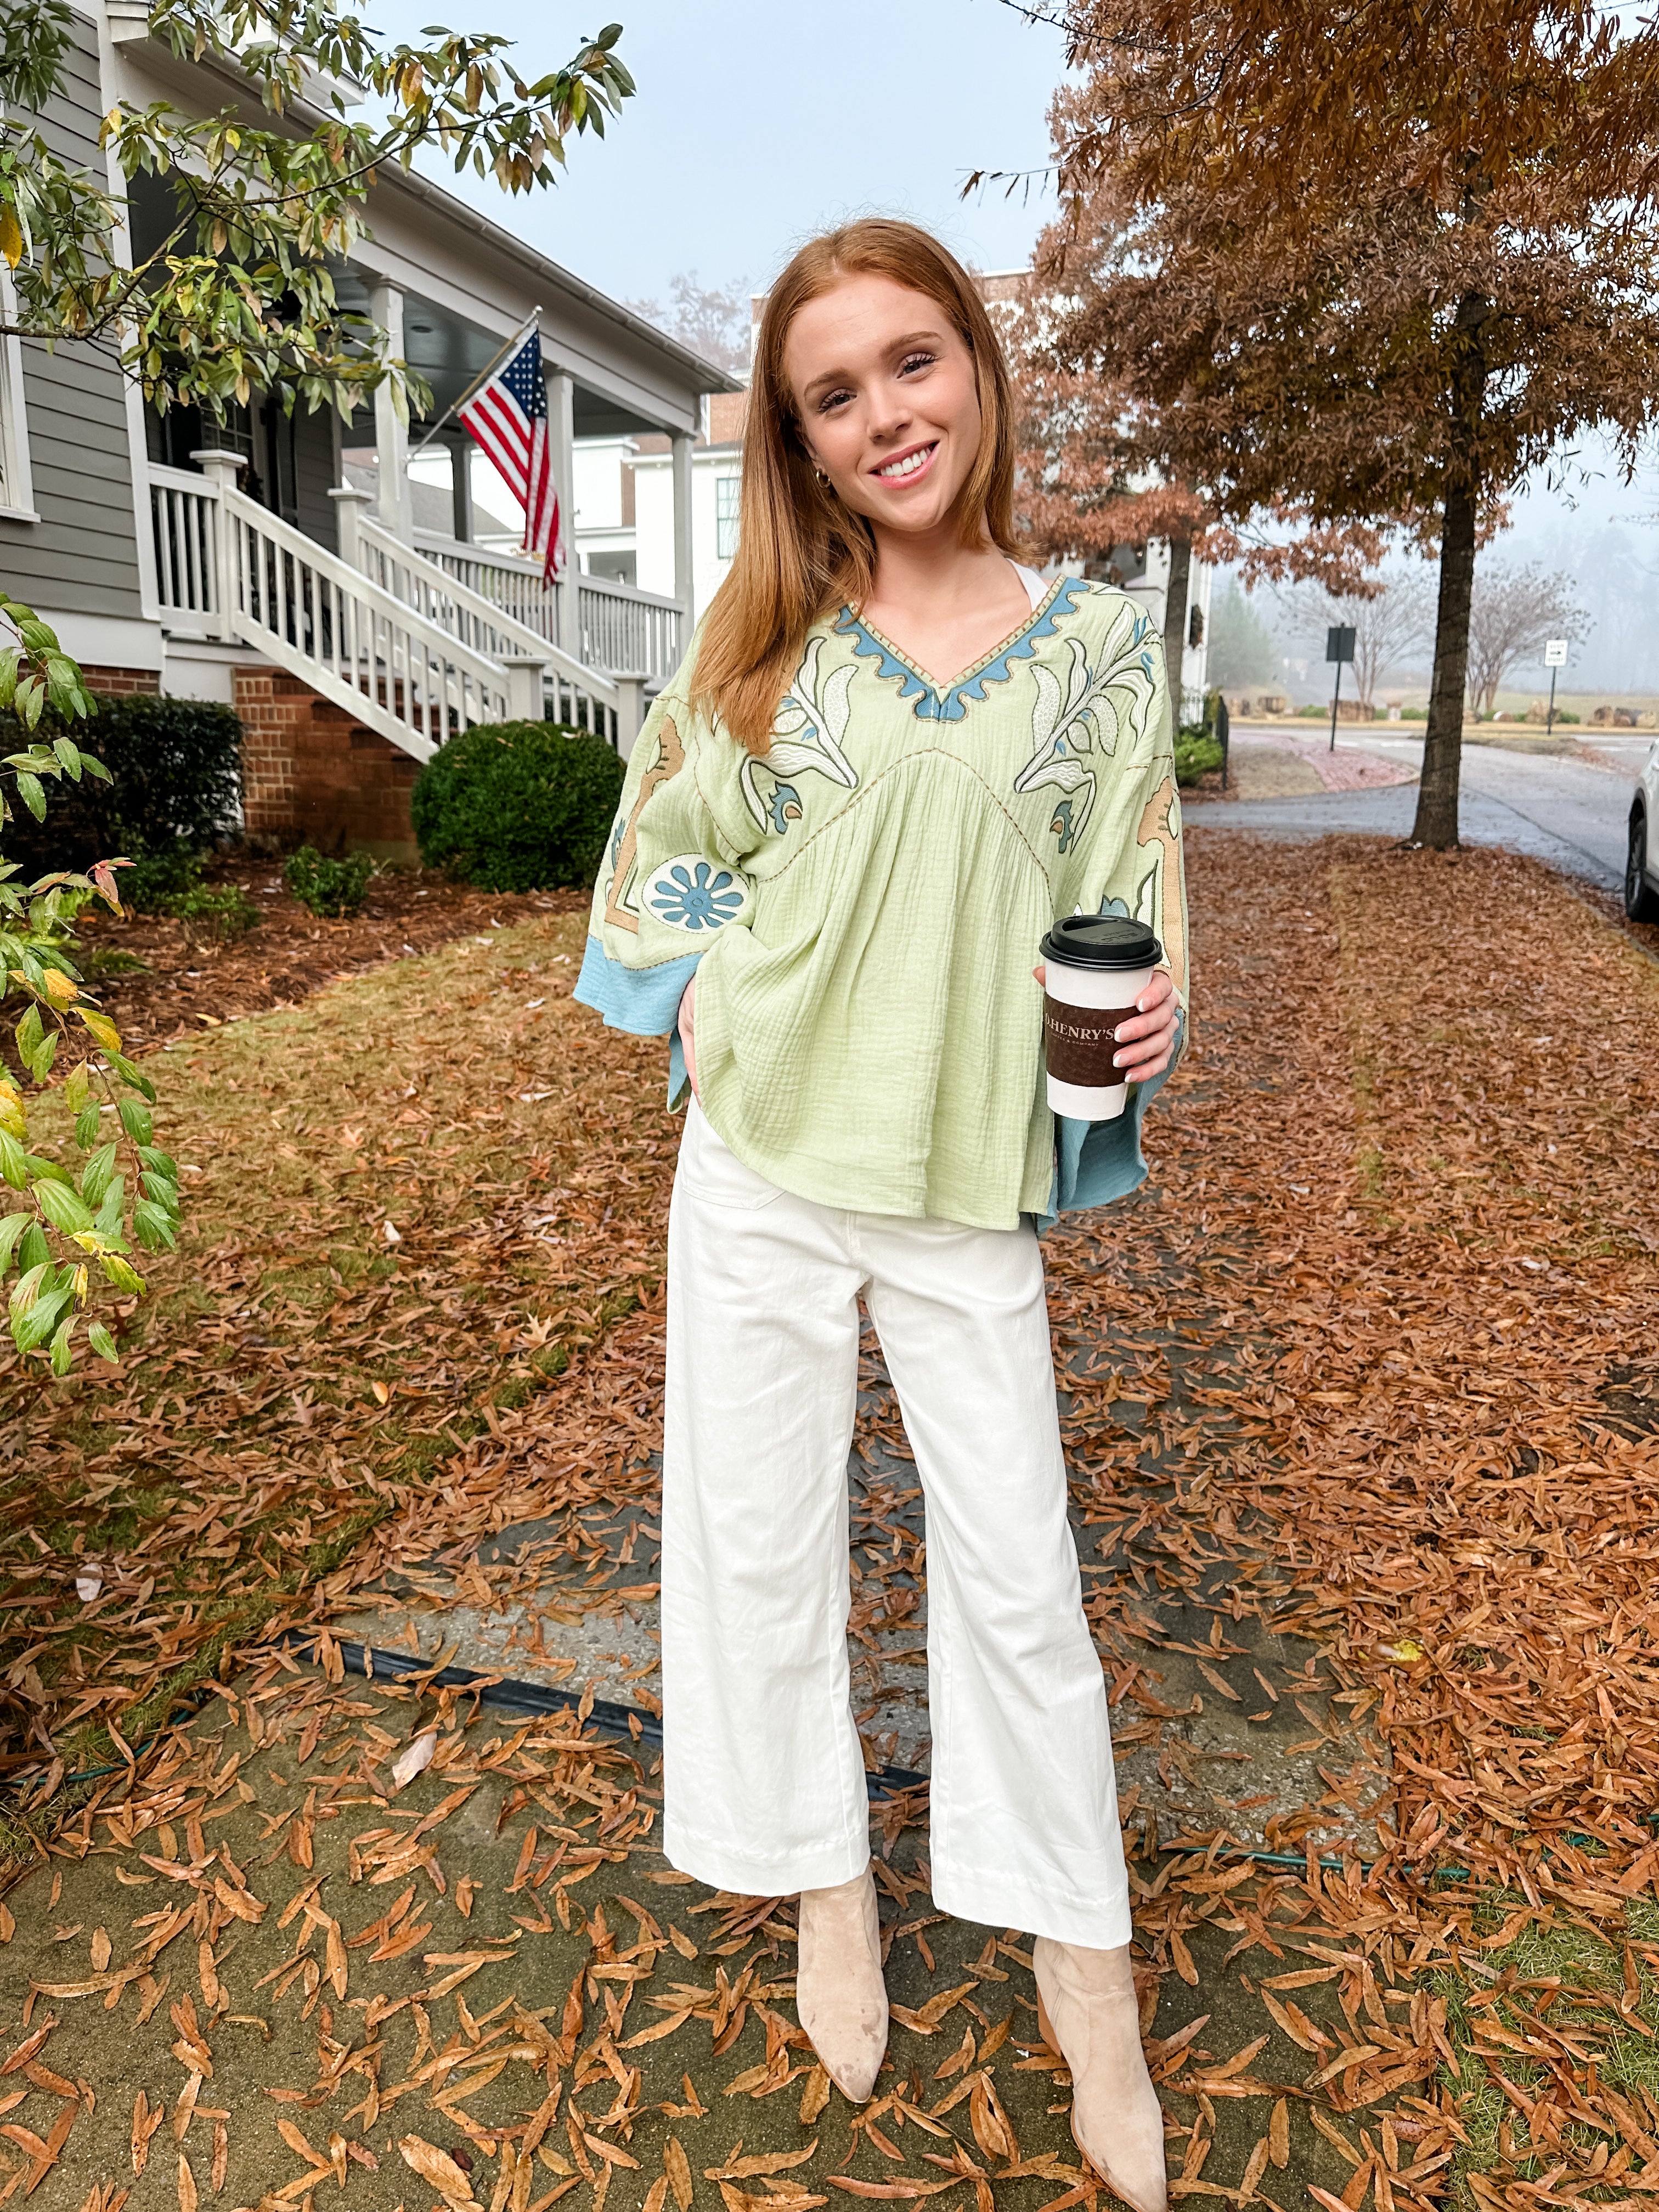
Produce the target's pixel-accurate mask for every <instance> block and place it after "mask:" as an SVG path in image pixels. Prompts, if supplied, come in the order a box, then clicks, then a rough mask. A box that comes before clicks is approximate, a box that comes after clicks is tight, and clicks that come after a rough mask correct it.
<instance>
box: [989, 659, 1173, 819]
mask: <svg viewBox="0 0 1659 2212" xmlns="http://www.w3.org/2000/svg"><path fill="white" fill-rule="evenodd" d="M1139 619H1140V618H1139V617H1137V632H1136V634H1137V635H1139ZM1066 647H1067V650H1068V652H1069V654H1070V657H1071V666H1070V668H1069V669H1068V670H1067V671H1066V686H1065V689H1064V690H1061V689H1060V678H1059V677H1058V676H1056V675H1055V674H1054V670H1053V669H1052V668H1048V667H1045V666H1044V665H1042V663H1041V662H1039V663H1038V665H1036V667H1035V668H1033V669H1032V671H1031V681H1032V683H1033V684H1035V685H1036V695H1037V696H1036V705H1035V706H1034V707H1033V708H1032V709H1031V741H1032V751H1031V757H1030V759H1029V760H1028V761H1027V762H1026V763H1025V765H1024V768H1023V769H1021V770H1020V772H1019V774H1018V775H1017V776H1016V777H1015V778H1014V789H1015V790H1016V791H1018V792H1022V793H1023V792H1027V791H1041V790H1042V789H1043V788H1045V787H1052V788H1053V789H1054V790H1056V791H1062V792H1064V793H1066V798H1064V799H1061V800H1060V801H1059V802H1058V803H1057V805H1056V806H1055V808H1054V819H1053V821H1052V822H1050V823H1049V825H1048V826H1049V828H1050V829H1052V830H1053V831H1054V833H1055V835H1056V836H1058V837H1059V839H1060V851H1061V852H1062V853H1067V852H1069V851H1070V850H1071V849H1072V848H1073V846H1074V845H1075V844H1076V842H1077V841H1078V839H1079V837H1080V836H1082V835H1083V830H1084V825H1085V823H1087V821H1088V819H1089V816H1090V813H1091V811H1092V809H1093V806H1094V803H1095V793H1096V789H1097V777H1096V775H1095V772H1094V770H1093V769H1091V768H1088V767H1085V764H1084V762H1083V760H1082V759H1080V758H1079V755H1082V754H1090V753H1093V752H1094V751H1095V750H1097V748H1098V750H1099V751H1100V752H1102V753H1103V754H1104V755H1107V756H1108V757H1109V756H1110V755H1111V754H1113V753H1115V751H1116V750H1117V738H1118V718H1117V714H1116V713H1115V711H1107V712H1104V713H1103V711H1102V710H1103V707H1104V706H1105V702H1106V701H1107V697H1108V695H1109V693H1110V692H1111V691H1113V690H1118V689H1121V686H1122V682H1123V678H1122V670H1121V665H1115V666H1113V667H1111V668H1109V669H1107V670H1105V671H1097V670H1095V669H1091V667H1090V665H1089V656H1088V653H1087V651H1086V649H1085V646H1084V643H1083V640H1082V639H1081V638H1080V637H1071V638H1067V639H1066ZM1144 659H1145V656H1143V661H1144ZM1146 672H1147V674H1148V675H1149V676H1150V674H1151V670H1150V668H1148V669H1147V671H1146Z"/></svg>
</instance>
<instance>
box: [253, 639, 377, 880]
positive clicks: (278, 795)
mask: <svg viewBox="0 0 1659 2212" xmlns="http://www.w3.org/2000/svg"><path fill="white" fill-rule="evenodd" d="M231 676H232V684H233V697H234V703H235V708H236V712H237V713H238V714H240V717H241V720H242V732H243V734H242V783H243V798H242V807H243V817H244V820H245V822H246V827H247V832H248V835H249V836H251V837H275V838H277V839H279V840H280V841H281V842H283V843H285V844H286V843H293V844H313V845H315V846H317V847H318V848H319V849H320V850H321V851H323V852H325V853H328V852H339V851H341V850H343V849H344V848H351V849H352V850H354V851H360V852H366V853H372V854H374V857H375V858H376V859H377V860H415V859H416V858H417V857H418V854H417V852H416V844H415V829H414V825H413V823H412V822H411V821H410V812H409V794H410V788H411V787H412V786H413V784H414V781H415V778H416V775H418V774H419V772H420V770H419V765H418V763H416V762H415V761H412V760H411V759H410V757H409V755H408V754H407V753H405V752H403V751H400V750H399V749H398V747H397V746H396V745H394V744H390V743H389V742H388V741H387V740H386V738H383V737H381V736H380V735H379V734H378V732H375V731H374V730H368V729H365V728H364V727H363V726H362V723H361V722H358V721H356V720H353V718H352V717H351V715H350V714H348V713H347V712H346V711H345V709H344V708H340V707H337V706H335V705H334V704H333V703H332V702H331V701H330V700H327V699H323V698H319V696H318V695H317V693H316V692H314V691H313V690H308V689H307V686H306V685H305V684H302V683H301V682H300V681H299V679H298V678H296V677H292V676H289V675H286V674H284V673H283V671H282V670H281V669H279V668H271V667H269V666H265V667H258V668H237V669H234V670H233V671H232V672H231Z"/></svg>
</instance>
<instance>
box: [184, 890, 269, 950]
mask: <svg viewBox="0 0 1659 2212" xmlns="http://www.w3.org/2000/svg"><path fill="white" fill-rule="evenodd" d="M163 911H164V912H166V913H167V914H170V915H173V917H174V919H175V920H176V921H182V922H183V923H184V925H185V936H186V937H189V938H191V939H194V940H195V941H196V943H197V944H198V945H207V944H212V943H215V942H217V943H219V944H222V945H228V944H229V943H230V942H231V941H232V939H235V938H238V937H245V936H246V934H247V933H248V931H249V930H250V929H252V928H253V927H255V926H256V925H257V924H258V920H259V909H258V907H257V906H256V905H255V903H254V902H253V901H252V899H251V898H250V897H249V896H248V895H247V893H246V891H245V890H243V889H242V886H241V885H240V884H191V887H190V889H189V890H184V891H179V893H178V894H177V895H176V896H174V897H173V898H170V899H169V900H168V901H167V904H166V907H165V908H164V909H163Z"/></svg>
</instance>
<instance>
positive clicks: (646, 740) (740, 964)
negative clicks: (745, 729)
mask: <svg viewBox="0 0 1659 2212" xmlns="http://www.w3.org/2000/svg"><path fill="white" fill-rule="evenodd" d="M1023 573H1027V574H1029V572H1023ZM1030 585H1031V586H1036V592H1034V597H1036V593H1037V592H1040V593H1041V597H1040V598H1036V605H1034V606H1033V608H1032V611H1031V616H1030V620H1029V622H1027V623H1025V624H1024V627H1023V628H1021V629H1019V630H1018V632H1016V634H1015V635H1013V636H1012V637H1011V638H1008V639H1007V640H1006V641H1004V642H1003V643H1002V644H1001V645H1000V646H999V647H997V649H996V650H995V652H994V653H988V654H987V656H986V658H985V659H983V660H982V661H981V662H980V663H979V664H978V665H977V666H976V667H974V668H971V669H969V671H967V672H966V673H965V674H963V675H962V676H960V677H958V678H957V679H956V681H955V682H954V683H952V684H947V685H945V687H944V688H943V689H941V688H939V686H938V685H936V684H934V682H933V679H932V678H930V677H928V676H927V675H924V674H923V673H922V672H921V671H920V670H919V669H916V668H915V667H913V666H912V665H911V664H910V663H909V661H908V660H907V659H905V657H904V655H903V653H901V652H900V651H899V650H898V648H897V647H896V646H894V645H892V644H891V643H890V642H889V641H888V640H886V639H885V638H884V637H882V636H880V635H878V633H877V632H876V631H874V630H873V629H871V628H870V627H869V626H868V625H867V624H866V623H864V622H863V621H861V620H860V618H859V617H857V616H856V615H855V614H854V613H853V612H852V611H850V610H844V611H842V613H841V614H840V615H839V616H834V617H825V618H824V619H823V620H822V621H820V622H818V623H816V624H815V625H814V626H813V628H812V629H811V631H810V632H809V633H808V635H807V639H806V643H805V650H804V651H803V653H802V654H801V659H800V664H799V667H798V668H797V670H796V671H795V677H794V681H793V684H791V685H790V687H789V690H787V693H786V694H785V695H784V697H783V699H782V701H781V704H780V706H779V708H778V713H777V719H776V721H775V725H774V733H773V739H772V746H771V750H770V751H769V754H768V755H767V756H766V757H765V758H764V759H757V758H756V757H754V756H752V755H751V754H750V753H749V752H747V751H745V750H744V748H743V746H742V745H741V744H738V741H737V740H736V739H735V738H732V736H731V735H730V734H729V733H728V732H726V729H725V728H724V727H723V726H721V725H720V724H719V723H718V722H715V723H714V724H713V725H712V726H711V724H710V723H709V722H708V721H707V720H705V719H704V718H703V717H702V715H700V714H694V713H693V712H692V711H691V708H690V704H689V696H690V661H689V660H688V662H687V664H686V665H684V667H682V669H681V670H680V671H679V673H678V675H677V676H676V678H674V680H673V682H672V683H671V684H670V685H669V686H668V688H667V690H665V691H664V692H663V694H662V696H660V697H659V699H658V701H657V702H656V704H655V706H654V707H653V709H652V712H651V714H650V716H649V719H648V720H647V722H646V725H645V727H644V729H643V730H642V732H641V735H640V737H639V739H638V741H637V743H636V744H635V748H634V751H633V754H632V757H631V758H630V760H629V773H628V781H627V784H626V787H625V788H624V790H623V799H622V805H621V807H620V809H619V811H618V813H617V823H616V828H615V829H614V832H613V834H612V836H611V845H610V848H609V853H608V857H607V861H606V864H605V867H604V868H603V869H602V871H601V874H600V878H599V884H598V886H597V888H596V890H595V892H594V897H593V910H592V934H591V936H590V939H589V942H588V949H587V957H586V960H585V962H584V964H583V969H582V975H581V978H580V982H579V983H578V986H577V996H578V997H579V998H580V999H582V1000H584V1001H585V1002H586V1003H587V1004H588V1005H591V1006H596V1007H597V1008H598V1009H599V1011H600V1012H602V1013H603V1014H604V1016H605V1019H606V1021H607V1022H609V1023H611V1024H613V1025H614V1026H617V1027H621V1028H623V1029H627V1030H633V1031H634V1032H635V1033H636V1034H638V1035H643V1036H663V1035H667V1034H670V1033H671V1031H672V1030H673V1028H674V1024H675V1018H676V1014H677V1012H678V1006H679V1001H680V998H681V994H683V992H684V987H685V985H686V982H687V981H688V980H689V978H690V975H691V974H692V972H693V971H694V969H695V970H696V975H697V999H696V1024H697V1026H696V1038H697V1080H698V1087H699V1092H700V1096H701V1098H702V1105H703V1108H704V1110H705V1111H706V1113H707V1114H708V1119H709V1121H711V1122H712V1123H713V1125H714V1127H715V1129H716V1130H718V1132H719V1133H720V1136H721V1137H722V1138H723V1139H725V1140H726V1144H727V1145H729V1146H730V1147H731V1148H732V1151H733V1152H735V1153H736V1154H737V1156H738V1158H739V1159H741V1160H743V1161H744V1162H746V1163H747V1164H748V1165H749V1166H750V1167H751V1168H753V1169H754V1170H756V1171H757V1173H759V1174H761V1175H763V1176H766V1177H767V1178H768V1179H769V1181H770V1182H775V1183H776V1184H778V1185H780V1186H781V1188H784V1189H786V1190H790V1191H793V1192H796V1193H797V1194H799V1195H800V1196H802V1197H805V1198H810V1199H815V1200H819V1201H820V1202H822V1203H823V1204H825V1205H829V1206H848V1207H852V1208H857V1209H860V1210H863V1211H867V1212H878V1213H890V1214H902V1215H911V1216H915V1215H924V1214H925V1215H933V1216H935V1217H937V1218H942V1219H945V1220H950V1221H958V1222H964V1223H968V1224H970V1225H975V1226H980V1227H984V1228H992V1229H1009V1228H1012V1227H1014V1226H1015V1225H1017V1223H1018V1220H1019V1218H1020V1217H1021V1216H1022V1215H1023V1214H1035V1215H1042V1214H1045V1213H1048V1212H1053V1211H1054V1210H1055V1206H1056V1203H1057V1202H1058V1203H1060V1204H1064V1203H1067V1202H1071V1203H1098V1202H1099V1201H1100V1200H1101V1199H1102V1198H1103V1197H1107V1196H1115V1195H1117V1194H1118V1193H1119V1192H1120V1191H1121V1189H1124V1188H1131V1187H1133V1183H1134V1182H1138V1181H1139V1178H1140V1176H1141V1175H1142V1174H1144V1172H1145V1169H1144V1165H1143V1164H1141V1161H1140V1157H1139V1141H1138V1130H1139V1109H1140V1108H1141V1107H1142V1106H1143V1105H1144V1103H1145V1097H1136V1095H1135V1093H1134V1092H1133V1091H1132V1093H1131V1099H1132V1108H1131V1111H1130V1112H1129V1113H1128V1114H1127V1115H1125V1116H1124V1117H1123V1120H1122V1121H1121V1122H1108V1123H1102V1124H1099V1125H1097V1129H1094V1130H1091V1129H1087V1128H1085V1127H1083V1125H1073V1124H1070V1123H1066V1124H1061V1125H1060V1127H1059V1128H1058V1130H1057V1127H1056V1123H1055V1119H1054V1115H1052V1114H1051V1113H1050V1111H1049V1109H1048V1104H1047V1100H1046V1094H1045V1091H1044V1084H1043V1069H1042V991H1041V988H1040V987H1039V986H1038V985H1037V984H1036V982H1035V981H1033V980H1032V975H1031V969H1032V966H1033V964H1034V963H1036V960H1037V958H1038V957H1039V955H1038V945H1039V943H1040V940H1041V939H1042V936H1043V934H1044V933H1045V932H1046V931H1047V930H1048V928H1049V927H1051V926H1052V924H1053V923H1054V921H1055V919H1056V918H1057V917H1058V916H1060V915H1067V914H1073V913H1076V912H1079V911H1083V912H1088V913H1095V912H1103V913H1112V914H1125V915H1134V916H1136V917H1138V918H1139V919H1141V920H1144V921H1149V922H1150V923H1151V924H1152V927H1153V928H1154V929H1155V930H1156V931H1157V932H1158V935H1159V937H1160V938H1161V939H1162V940H1163V943H1164V951H1165V956H1166V961H1167V964H1168V965H1169V967H1170V970H1171V973H1172V975H1173V976H1174V980H1175V982H1176V988H1177V990H1178V991H1179V992H1180V993H1181V994H1182V999H1183V1001H1184V997H1185V990H1186V980H1187V978H1186V965H1187V921H1186V908H1185V896H1184V890H1183V885H1182V865H1181V812H1180V805H1179V801H1178V799H1177V796H1176V781H1175V762H1174V756H1173V751H1172V747H1171V735H1170V708H1169V697H1168V693H1167V690H1166V687H1165V684H1164V659H1163V652H1162V648H1161V645H1160V642H1159V641H1158V638H1157V637H1156V635H1154V634H1153V632H1152V626H1151V624H1150V623H1148V621H1147V619H1146V617H1145V615H1144V614H1142V613H1141V612H1140V611H1139V609H1138V608H1137V607H1136V606H1135V605H1134V603H1133V601H1132V600H1131V599H1128V598H1127V597H1126V596H1125V595H1124V593H1122V592H1119V591H1117V590H1115V589H1113V588H1110V587H1109V586H1104V585H1100V584H1092V583H1086V582H1083V581H1081V580H1079V579H1077V578H1074V577H1062V578H1061V579H1060V580H1059V581H1058V582H1056V583H1054V584H1053V585H1052V586H1048V588H1047V589H1046V590H1044V589H1043V587H1042V585H1041V583H1040V581H1039V580H1037V579H1035V578H1031V579H1030ZM1029 587H1030V586H1028V588H1029ZM693 649H694V652H695V646H694V648H693ZM1156 1087H1157V1086H1156V1085H1144V1086H1141V1090H1142V1091H1143V1092H1144V1093H1145V1094H1146V1095H1150V1092H1151V1091H1152V1090H1153V1089H1155V1088H1156ZM1096 1137H1098V1138H1099V1139H1100V1145H1099V1147H1098V1148H1097V1149H1098V1157H1097V1158H1094V1161H1093V1166H1092V1168H1091V1144H1092V1143H1093V1141H1094V1139H1095V1138H1096ZM1057 1165H1058V1172H1057Z"/></svg>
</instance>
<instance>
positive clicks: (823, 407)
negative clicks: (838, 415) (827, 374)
mask: <svg viewBox="0 0 1659 2212" xmlns="http://www.w3.org/2000/svg"><path fill="white" fill-rule="evenodd" d="M852 396H853V395H852V393H851V392H848V391H845V390H842V391H840V392H825V393H824V395H823V398H822V399H820V400H819V402H818V412H819V414H820V415H827V414H828V413H829V410H830V409H831V408H832V407H843V406H845V405H846V404H847V402H848V400H849V399H850V398H852Z"/></svg>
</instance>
